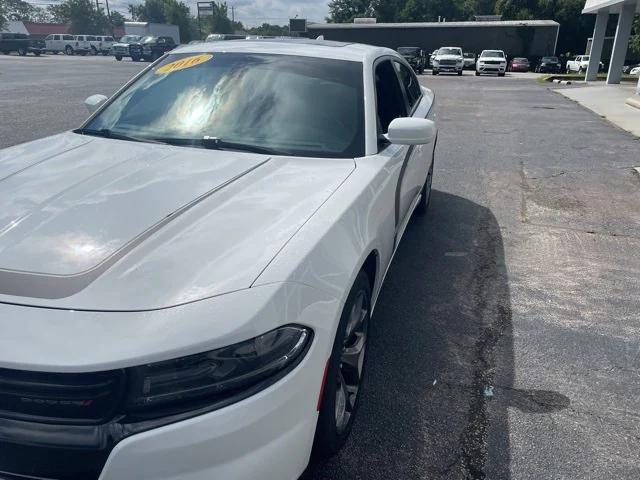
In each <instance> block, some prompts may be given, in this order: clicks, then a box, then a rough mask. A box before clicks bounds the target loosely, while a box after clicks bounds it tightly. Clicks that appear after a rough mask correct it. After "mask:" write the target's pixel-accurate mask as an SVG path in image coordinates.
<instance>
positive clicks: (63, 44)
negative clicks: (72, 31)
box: [44, 34, 91, 55]
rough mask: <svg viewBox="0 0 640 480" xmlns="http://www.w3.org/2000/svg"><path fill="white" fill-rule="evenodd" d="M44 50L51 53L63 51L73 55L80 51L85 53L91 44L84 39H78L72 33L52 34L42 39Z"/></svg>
mask: <svg viewBox="0 0 640 480" xmlns="http://www.w3.org/2000/svg"><path fill="white" fill-rule="evenodd" d="M80 37H86V35H80ZM44 43H45V50H46V51H47V52H51V53H60V52H62V53H64V54H66V55H73V54H75V53H80V54H82V55H86V54H87V53H88V52H89V51H90V50H91V45H90V44H89V42H88V41H86V40H85V39H82V40H80V39H78V38H77V37H75V36H73V35H67V34H52V35H49V36H47V37H46V38H45V39H44Z"/></svg>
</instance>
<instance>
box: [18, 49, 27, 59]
mask: <svg viewBox="0 0 640 480" xmlns="http://www.w3.org/2000/svg"><path fill="white" fill-rule="evenodd" d="M26 54H27V49H26V48H23V47H20V48H19V49H18V55H20V56H21V57H24V56H25V55H26Z"/></svg>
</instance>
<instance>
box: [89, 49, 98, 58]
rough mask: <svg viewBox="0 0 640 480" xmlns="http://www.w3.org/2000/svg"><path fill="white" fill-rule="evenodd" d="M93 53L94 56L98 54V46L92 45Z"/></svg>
mask: <svg viewBox="0 0 640 480" xmlns="http://www.w3.org/2000/svg"><path fill="white" fill-rule="evenodd" d="M91 55H93V56H96V55H98V49H97V48H96V47H91Z"/></svg>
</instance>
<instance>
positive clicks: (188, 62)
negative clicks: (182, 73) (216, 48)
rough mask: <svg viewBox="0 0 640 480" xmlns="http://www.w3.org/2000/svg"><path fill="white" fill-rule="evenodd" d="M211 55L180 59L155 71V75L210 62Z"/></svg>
mask: <svg viewBox="0 0 640 480" xmlns="http://www.w3.org/2000/svg"><path fill="white" fill-rule="evenodd" d="M212 58H213V55H209V54H201V55H193V56H191V57H185V58H181V59H180V60H176V61H175V62H171V63H167V64H166V65H163V66H161V67H160V68H158V69H157V70H156V75H164V74H166V73H172V72H177V71H178V70H184V69H185V68H191V67H195V66H196V65H200V64H201V63H204V62H206V61H207V60H211V59H212Z"/></svg>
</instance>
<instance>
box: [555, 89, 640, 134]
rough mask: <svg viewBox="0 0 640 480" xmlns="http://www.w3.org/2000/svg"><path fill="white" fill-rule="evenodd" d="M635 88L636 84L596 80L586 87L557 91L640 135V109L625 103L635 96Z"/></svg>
mask: <svg viewBox="0 0 640 480" xmlns="http://www.w3.org/2000/svg"><path fill="white" fill-rule="evenodd" d="M635 89H636V86H635V85H634V84H621V85H606V84H603V83H600V82H598V83H595V82H594V83H587V84H586V86H584V87H574V88H561V89H557V90H556V92H558V93H560V94H562V95H564V96H565V97H567V98H570V99H571V100H574V101H575V102H578V103H579V104H580V105H582V106H584V107H586V108H588V109H589V110H591V111H593V112H595V113H596V114H598V115H600V116H602V117H604V118H606V119H607V120H609V121H610V122H611V123H613V124H615V125H617V126H619V127H620V128H622V129H624V130H626V131H628V132H631V133H632V134H634V135H636V136H637V137H640V109H638V108H634V107H632V106H630V105H627V104H626V103H625V101H626V100H627V99H628V98H630V97H634V96H635Z"/></svg>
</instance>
